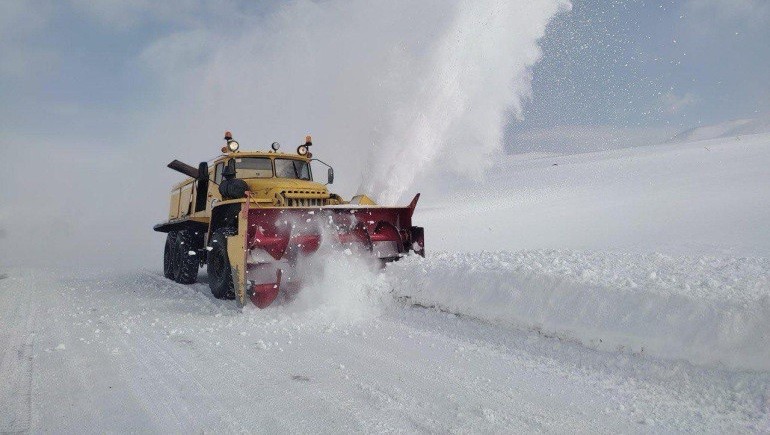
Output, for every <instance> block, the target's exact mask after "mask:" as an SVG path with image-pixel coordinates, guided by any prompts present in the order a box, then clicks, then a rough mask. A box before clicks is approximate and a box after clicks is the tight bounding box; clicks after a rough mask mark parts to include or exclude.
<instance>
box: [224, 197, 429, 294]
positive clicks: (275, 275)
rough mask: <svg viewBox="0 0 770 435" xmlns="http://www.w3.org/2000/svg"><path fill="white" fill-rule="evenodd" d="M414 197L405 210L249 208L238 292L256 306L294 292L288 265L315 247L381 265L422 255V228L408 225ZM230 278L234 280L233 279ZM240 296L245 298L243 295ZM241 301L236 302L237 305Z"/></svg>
mask: <svg viewBox="0 0 770 435" xmlns="http://www.w3.org/2000/svg"><path fill="white" fill-rule="evenodd" d="M419 197H420V195H419V194H417V195H416V196H415V197H414V199H413V200H412V202H411V203H410V204H409V205H408V206H406V207H382V206H357V205H344V206H326V207H303V208H299V207H297V208H294V207H292V208H251V207H249V206H248V203H246V204H244V210H242V212H245V213H247V215H248V219H246V220H245V221H246V225H245V226H246V228H245V230H246V231H245V234H246V237H245V240H244V245H245V246H244V248H245V249H244V251H245V254H246V255H245V267H244V270H245V274H244V275H245V276H242V278H241V279H243V281H242V282H243V287H242V288H243V289H244V292H243V293H244V294H243V295H242V296H241V295H239V300H241V299H245V297H248V298H249V299H251V301H252V302H253V303H254V305H256V306H257V307H259V308H265V307H267V306H268V305H270V304H271V303H272V302H273V301H274V300H275V299H276V297H277V296H278V294H279V293H280V292H281V290H285V291H288V292H293V291H297V290H299V287H300V286H301V283H300V281H299V279H298V278H297V277H296V276H294V273H293V272H294V267H295V266H296V264H297V262H299V261H302V258H303V257H307V256H309V255H312V254H313V253H315V252H316V251H317V250H318V248H319V247H320V246H321V244H327V243H328V244H330V245H331V246H334V247H336V248H338V249H340V250H346V249H351V250H352V251H355V252H363V253H364V254H363V255H371V256H372V257H373V258H376V259H379V260H381V261H382V262H387V261H395V260H398V259H399V258H401V257H402V256H404V255H406V254H407V253H409V252H410V251H413V252H415V253H416V254H418V255H422V256H424V255H425V241H424V237H423V229H422V228H421V227H414V226H412V214H413V213H414V209H415V206H416V205H417V200H418V199H419ZM234 278H235V277H234ZM243 296H245V297H243ZM243 302H244V301H241V303H243Z"/></svg>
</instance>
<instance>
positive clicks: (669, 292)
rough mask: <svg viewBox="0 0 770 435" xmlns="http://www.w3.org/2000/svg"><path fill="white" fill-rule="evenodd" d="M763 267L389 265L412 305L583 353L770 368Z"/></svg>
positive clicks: (480, 261) (645, 261)
mask: <svg viewBox="0 0 770 435" xmlns="http://www.w3.org/2000/svg"><path fill="white" fill-rule="evenodd" d="M768 271H770V260H768V259H764V258H713V257H669V256H664V255H661V254H652V255H641V254H621V253H607V252H602V253H584V252H583V253H581V252H574V251H530V252H520V253H511V252H500V253H489V252H481V253H466V254H457V253H453V254H449V253H437V254H434V255H432V256H430V257H429V258H428V259H421V258H417V257H410V258H408V259H405V260H404V261H401V262H398V263H395V264H392V265H389V266H388V269H387V271H386V276H387V280H388V283H389V285H390V286H391V288H392V289H393V291H394V292H395V293H396V294H397V295H398V296H401V297H405V298H408V300H409V301H410V302H412V303H415V304H421V305H425V306H433V307H437V308H440V309H443V310H448V311H451V312H454V313H459V314H464V315H468V316H472V317H476V318H479V319H483V320H486V321H489V322H493V323H498V324H505V325H510V326H513V327H517V328H523V329H530V330H536V331H539V332H541V333H543V334H545V335H552V336H556V337H559V338H561V339H568V340H574V341H577V342H579V343H582V344H583V345H586V346H588V347H592V348H596V349H601V350H610V351H622V352H633V353H640V354H645V355H650V356H653V357H658V358H665V359H685V360H688V361H690V362H693V363H695V364H700V365H725V366H728V367H731V368H739V369H756V370H770V278H769V276H768Z"/></svg>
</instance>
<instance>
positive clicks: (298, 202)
mask: <svg viewBox="0 0 770 435" xmlns="http://www.w3.org/2000/svg"><path fill="white" fill-rule="evenodd" d="M281 196H283V204H284V205H285V206H287V207H321V206H324V205H327V201H328V199H329V194H328V193H326V192H324V191H323V190H284V191H283V192H281Z"/></svg>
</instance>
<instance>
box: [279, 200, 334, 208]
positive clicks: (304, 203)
mask: <svg viewBox="0 0 770 435" xmlns="http://www.w3.org/2000/svg"><path fill="white" fill-rule="evenodd" d="M324 202H325V201H324V200H323V199H320V198H287V199H286V205H288V206H289V207H320V206H322V205H325V204H324Z"/></svg>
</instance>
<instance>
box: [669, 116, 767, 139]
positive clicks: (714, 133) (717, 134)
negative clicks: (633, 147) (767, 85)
mask: <svg viewBox="0 0 770 435" xmlns="http://www.w3.org/2000/svg"><path fill="white" fill-rule="evenodd" d="M763 133H770V115H765V116H761V117H758V118H746V119H736V120H732V121H725V122H720V123H717V124H712V125H704V126H700V127H695V128H691V129H689V130H686V131H683V132H681V133H679V134H677V135H676V136H674V137H673V138H671V140H670V141H669V142H692V141H699V140H708V139H725V138H736V137H740V136H745V135H752V134H763Z"/></svg>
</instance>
